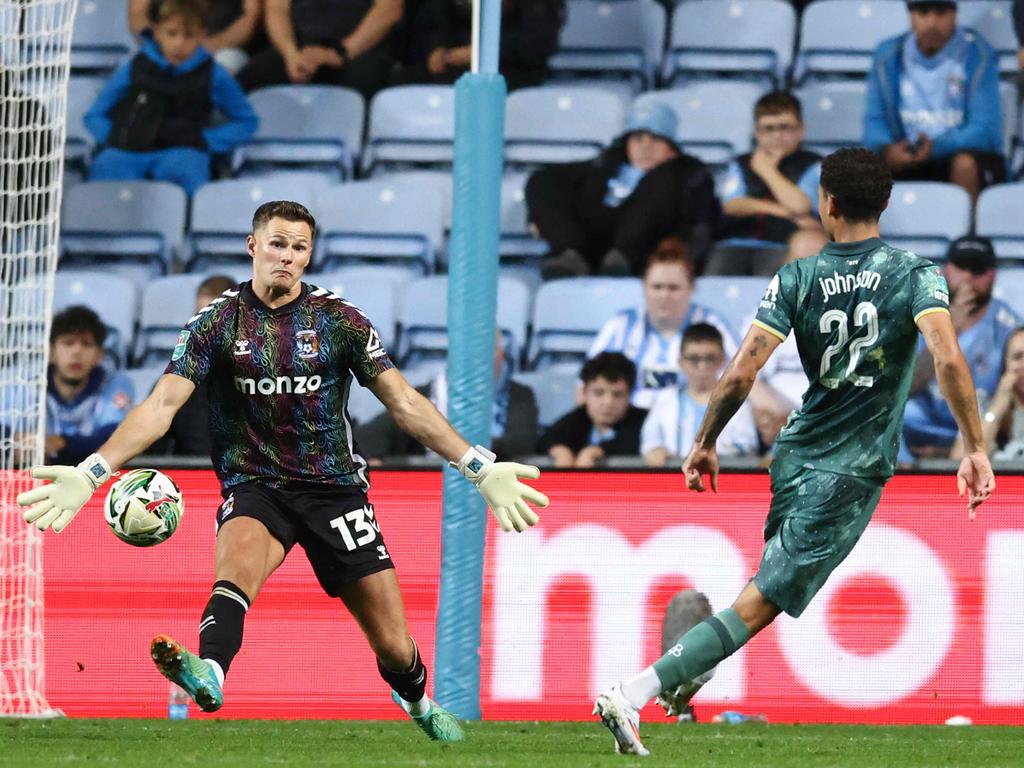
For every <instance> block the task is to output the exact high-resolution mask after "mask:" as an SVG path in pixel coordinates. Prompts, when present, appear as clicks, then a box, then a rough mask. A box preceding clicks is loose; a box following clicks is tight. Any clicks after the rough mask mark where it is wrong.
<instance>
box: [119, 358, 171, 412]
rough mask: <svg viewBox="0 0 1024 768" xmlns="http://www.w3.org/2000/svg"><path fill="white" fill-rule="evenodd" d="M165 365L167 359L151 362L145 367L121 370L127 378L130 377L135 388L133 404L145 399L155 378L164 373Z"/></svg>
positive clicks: (154, 382)
mask: <svg viewBox="0 0 1024 768" xmlns="http://www.w3.org/2000/svg"><path fill="white" fill-rule="evenodd" d="M166 367H167V361H164V362H163V363H160V364H155V363H154V364H153V365H149V366H146V367H145V368H129V369H128V370H126V371H122V373H124V374H125V375H126V376H127V377H128V378H129V379H131V382H132V386H133V387H134V388H135V404H136V405H138V404H139V403H141V402H142V401H143V400H145V399H146V398H147V397H148V396H149V393H150V392H152V391H153V387H154V386H155V385H156V382H157V380H158V379H159V378H160V377H161V376H163V375H164V369H165V368H166Z"/></svg>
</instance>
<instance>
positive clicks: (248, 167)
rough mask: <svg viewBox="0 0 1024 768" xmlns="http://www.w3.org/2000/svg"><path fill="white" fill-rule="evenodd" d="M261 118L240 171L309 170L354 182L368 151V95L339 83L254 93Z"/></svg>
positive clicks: (239, 155) (241, 155)
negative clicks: (365, 145) (365, 141)
mask: <svg viewBox="0 0 1024 768" xmlns="http://www.w3.org/2000/svg"><path fill="white" fill-rule="evenodd" d="M249 100H250V102H251V103H252V106H253V109H255V110H256V114H257V115H259V118H260V127H259V130H258V131H257V133H256V135H255V136H254V137H253V138H252V139H251V140H250V141H249V142H248V143H246V144H244V145H243V146H241V147H239V148H238V149H236V150H235V153H234V157H233V159H232V167H233V169H234V172H235V173H236V174H239V175H251V174H259V173H261V172H265V171H267V170H280V169H285V170H295V169H305V170H313V171H317V172H321V173H324V174H326V175H327V176H329V177H330V178H332V179H334V180H340V179H349V178H352V171H353V163H354V160H355V158H358V157H359V153H360V151H361V150H362V134H363V119H364V112H365V107H364V106H363V97H362V96H360V95H359V93H358V92H356V91H353V90H352V89H350V88H339V87H337V86H333V85H280V86H273V87H270V88H261V89H259V90H258V91H254V92H253V93H250V94H249Z"/></svg>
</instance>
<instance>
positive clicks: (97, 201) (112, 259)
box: [60, 181, 187, 275]
mask: <svg viewBox="0 0 1024 768" xmlns="http://www.w3.org/2000/svg"><path fill="white" fill-rule="evenodd" d="M186 205H187V200H186V197H185V191H184V190H183V189H182V188H181V187H179V186H177V185H176V184H171V183H169V182H166V181H90V182H86V183H83V184H76V185H75V186H73V187H71V188H70V189H68V190H66V192H65V195H64V206H63V215H62V220H61V243H60V245H61V265H62V266H64V267H70V266H82V265H84V264H97V263H99V264H103V263H106V264H115V265H118V266H120V265H127V264H129V263H133V262H134V264H136V265H141V266H142V267H143V268H144V270H145V272H146V273H147V274H150V275H156V274H162V273H163V272H166V271H167V269H168V267H169V266H170V264H171V262H172V260H173V258H174V256H175V255H176V254H178V253H179V252H180V251H181V247H182V240H183V238H184V232H185V210H186Z"/></svg>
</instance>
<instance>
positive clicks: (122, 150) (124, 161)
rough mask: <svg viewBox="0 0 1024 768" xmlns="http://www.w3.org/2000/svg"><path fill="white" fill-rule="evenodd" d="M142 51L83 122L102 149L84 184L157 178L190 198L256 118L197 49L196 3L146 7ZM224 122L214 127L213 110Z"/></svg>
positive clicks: (199, 8)
mask: <svg viewBox="0 0 1024 768" xmlns="http://www.w3.org/2000/svg"><path fill="white" fill-rule="evenodd" d="M151 12H152V14H153V19H152V30H151V31H146V32H143V34H142V50H141V51H140V52H139V53H137V54H136V55H135V56H134V58H132V60H131V61H129V62H128V63H126V64H124V65H123V66H122V67H121V68H120V69H118V70H117V71H116V72H115V73H114V75H113V77H112V78H111V79H110V81H109V82H108V83H107V84H106V86H105V87H104V88H103V90H102V91H101V92H100V94H99V96H97V97H96V101H95V103H94V104H93V105H92V107H91V108H90V109H89V112H88V113H87V114H86V116H85V125H86V127H87V128H88V129H89V131H90V132H91V133H92V134H93V136H95V137H96V141H97V142H98V143H99V144H101V145H104V146H105V148H104V149H103V150H102V151H101V152H100V153H99V154H98V155H97V156H96V158H95V159H94V161H93V164H92V168H91V169H90V174H89V178H90V179H91V180H97V179H157V180H161V181H170V182H173V183H175V184H179V185H180V186H182V187H184V188H185V191H186V192H188V193H189V194H190V195H191V194H192V193H193V192H195V190H196V189H197V188H198V187H199V186H200V185H202V184H203V183H204V182H207V181H209V179H210V157H211V155H213V154H221V153H225V152H229V151H231V150H232V149H234V148H235V147H237V146H238V145H239V144H241V143H242V142H244V141H246V140H247V139H248V138H249V137H251V136H252V135H253V134H254V133H255V132H256V128H257V126H258V122H259V121H258V118H257V117H256V113H255V112H254V111H253V109H252V106H251V105H250V104H249V100H248V99H247V98H246V97H245V94H244V93H243V92H242V89H241V88H240V87H239V86H238V83H236V82H235V80H234V78H232V77H231V75H230V74H228V72H227V70H225V69H224V68H223V67H222V66H220V65H219V64H217V63H216V62H215V61H214V60H213V59H212V58H211V57H210V54H209V52H208V51H207V50H206V49H205V48H203V47H202V46H201V45H200V40H201V39H202V36H203V34H204V26H203V25H204V16H205V8H204V3H203V2H202V0H162V2H159V3H154V4H153V5H152V6H151ZM215 110H216V111H217V112H219V113H221V114H222V115H223V116H224V118H225V121H224V122H222V123H219V124H217V125H216V126H214V125H213V124H212V118H213V114H214V111H215Z"/></svg>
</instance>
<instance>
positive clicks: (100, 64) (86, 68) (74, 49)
mask: <svg viewBox="0 0 1024 768" xmlns="http://www.w3.org/2000/svg"><path fill="white" fill-rule="evenodd" d="M55 8H56V6H54V5H53V4H52V3H32V4H30V5H29V11H28V14H29V17H28V18H27V19H26V25H27V28H29V29H40V30H42V29H54V28H55V26H56V19H57V14H58V12H57V11H56V10H55ZM33 14H38V21H33V19H32V15H33ZM33 24H38V25H39V26H31V25H33ZM135 47H136V46H135V39H134V38H133V37H132V34H131V32H130V31H129V29H128V3H127V0H82V2H80V3H78V11H77V13H76V14H75V22H74V27H73V29H72V32H71V71H72V72H75V73H107V72H110V71H111V70H113V69H115V68H116V67H117V66H118V65H119V64H121V62H123V61H124V60H125V59H127V58H128V56H129V55H131V53H132V52H133V51H134V50H135Z"/></svg>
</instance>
